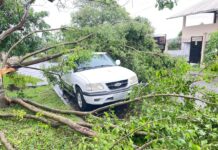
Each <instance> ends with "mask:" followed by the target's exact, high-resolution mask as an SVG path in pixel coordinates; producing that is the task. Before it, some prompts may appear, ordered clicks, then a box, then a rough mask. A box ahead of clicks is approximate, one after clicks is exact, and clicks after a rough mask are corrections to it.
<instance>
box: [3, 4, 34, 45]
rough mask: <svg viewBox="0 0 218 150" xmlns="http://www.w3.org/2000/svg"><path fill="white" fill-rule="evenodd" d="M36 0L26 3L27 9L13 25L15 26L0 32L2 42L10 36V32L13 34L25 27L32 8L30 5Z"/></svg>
mask: <svg viewBox="0 0 218 150" xmlns="http://www.w3.org/2000/svg"><path fill="white" fill-rule="evenodd" d="M34 1H35V0H30V1H28V2H27V3H26V5H25V10H24V14H23V16H22V18H21V20H20V22H19V23H18V24H17V25H15V26H13V27H10V28H9V29H7V30H6V31H4V32H2V33H1V34H0V43H1V42H2V41H3V40H4V39H5V38H6V37H8V36H9V35H10V34H12V33H13V32H15V31H17V30H19V29H20V28H21V27H23V25H24V23H25V22H26V19H27V17H28V15H29V10H30V6H31V4H32V3H33V2H34Z"/></svg>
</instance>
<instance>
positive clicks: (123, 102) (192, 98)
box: [89, 94, 218, 114]
mask: <svg viewBox="0 0 218 150" xmlns="http://www.w3.org/2000/svg"><path fill="white" fill-rule="evenodd" d="M153 97H183V98H187V99H189V100H198V101H201V102H203V103H206V104H209V105H215V106H218V104H216V103H211V102H208V101H204V100H202V99H200V98H196V97H192V96H184V95H179V94H153V95H145V96H142V97H138V98H135V99H133V100H128V101H121V102H118V103H114V104H111V105H107V106H104V107H101V108H98V109H95V110H93V111H91V112H89V113H90V114H95V113H97V112H100V111H103V110H107V109H110V108H114V107H117V106H122V105H125V104H130V103H133V102H137V101H143V100H144V99H148V98H153Z"/></svg>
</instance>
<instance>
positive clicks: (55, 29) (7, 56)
mask: <svg viewBox="0 0 218 150" xmlns="http://www.w3.org/2000/svg"><path fill="white" fill-rule="evenodd" d="M67 28H70V27H61V28H54V29H45V30H36V31H33V32H30V33H28V34H27V35H25V36H24V37H22V38H21V39H20V40H18V41H17V42H16V43H15V44H13V45H12V46H11V47H10V49H9V50H8V52H7V53H6V56H5V59H4V61H3V65H2V66H5V64H6V62H7V60H8V58H9V56H10V53H11V52H12V50H13V49H14V48H15V47H16V46H17V45H18V44H20V43H21V42H22V41H23V40H24V39H26V38H28V37H29V36H31V35H33V34H36V33H40V32H49V31H57V30H63V29H67Z"/></svg>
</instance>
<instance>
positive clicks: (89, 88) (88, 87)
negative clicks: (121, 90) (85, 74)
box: [86, 83, 104, 91]
mask: <svg viewBox="0 0 218 150" xmlns="http://www.w3.org/2000/svg"><path fill="white" fill-rule="evenodd" d="M86 90H87V91H101V90H104V85H102V84H101V83H90V84H87V85H86Z"/></svg>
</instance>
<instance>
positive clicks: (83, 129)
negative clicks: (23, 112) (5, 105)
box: [8, 98, 97, 137]
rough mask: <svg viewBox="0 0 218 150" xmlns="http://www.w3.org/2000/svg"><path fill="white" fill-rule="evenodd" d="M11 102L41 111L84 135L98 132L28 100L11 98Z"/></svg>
mask: <svg viewBox="0 0 218 150" xmlns="http://www.w3.org/2000/svg"><path fill="white" fill-rule="evenodd" d="M8 100H9V102H10V103H16V104H19V105H21V106H22V107H24V108H26V109H28V110H30V111H33V112H35V113H41V114H43V115H44V116H46V117H48V118H50V119H52V120H55V121H58V122H60V123H62V124H64V125H67V126H68V127H70V128H71V129H73V130H75V131H77V132H79V133H81V134H83V135H86V136H90V137H93V136H96V135H97V133H96V132H94V131H93V130H91V129H89V128H87V127H83V126H81V125H79V124H77V123H75V122H73V121H72V120H70V119H68V118H66V117H63V116H60V115H57V114H54V113H50V112H47V111H44V110H41V109H39V108H37V107H35V106H32V105H30V104H28V103H26V102H24V101H23V100H21V99H9V98H8Z"/></svg>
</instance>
